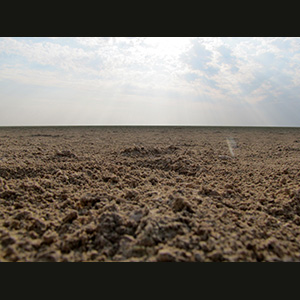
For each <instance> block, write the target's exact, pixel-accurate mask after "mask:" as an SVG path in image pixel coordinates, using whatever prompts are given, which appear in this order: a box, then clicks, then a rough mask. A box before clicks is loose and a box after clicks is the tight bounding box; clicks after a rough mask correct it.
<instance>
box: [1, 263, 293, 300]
mask: <svg viewBox="0 0 300 300" xmlns="http://www.w3.org/2000/svg"><path fill="white" fill-rule="evenodd" d="M0 267H1V275H0V280H1V292H2V294H3V295H10V297H11V296H22V298H23V297H26V296H27V295H28V296H30V298H32V297H34V296H37V297H39V298H41V297H44V296H48V297H50V298H52V299H53V298H54V297H55V298H57V296H64V295H66V296H67V298H68V299H70V298H71V297H73V296H77V297H78V298H83V299H88V298H89V297H90V296H94V297H95V296H96V297H99V298H107V297H109V298H110V299H111V298H113V299H114V298H116V297H117V296H120V297H122V298H123V299H125V298H126V296H130V298H131V297H134V298H139V299H140V298H145V296H148V298H151V297H152V298H157V297H161V296H163V297H167V299H169V298H171V297H174V296H176V297H180V298H182V299H190V298H192V297H193V298H195V297H196V298H207V297H209V299H214V298H216V297H221V298H220V299H223V298H224V297H226V296H228V297H230V299H232V298H236V299H241V298H245V296H248V297H250V298H252V299H253V298H254V299H257V298H259V296H267V299H270V298H271V297H273V296H277V297H281V298H282V299H290V298H292V296H293V295H294V293H295V292H296V289H297V287H298V285H297V284H298V278H297V270H298V268H297V264H296V263H134V262H133V263H59V264H55V263H0ZM7 292H8V293H7ZM13 298H15V297H13Z"/></svg>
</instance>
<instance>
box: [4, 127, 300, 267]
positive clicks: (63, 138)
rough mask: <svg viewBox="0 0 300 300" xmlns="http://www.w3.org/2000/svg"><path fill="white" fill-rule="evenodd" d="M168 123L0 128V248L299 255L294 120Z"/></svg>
mask: <svg viewBox="0 0 300 300" xmlns="http://www.w3.org/2000/svg"><path fill="white" fill-rule="evenodd" d="M177 129H180V130H177ZM177 129H176V130H175V129H174V128H173V129H172V128H146V127H145V128H116V129H113V130H111V129H109V128H93V130H91V128H81V129H80V130H79V129H78V128H77V129H75V128H68V130H67V129H65V130H64V129H63V128H57V129H54V128H52V129H51V128H40V129H27V130H30V132H29V131H26V134H23V133H22V130H21V129H11V130H10V131H9V132H8V131H7V129H5V128H0V131H2V133H0V136H2V137H3V136H4V137H5V138H3V139H2V140H1V144H0V151H1V157H2V158H5V159H2V160H1V165H0V260H1V261H53V262H54V261H65V262H66V261H148V262H157V261H159V262H169V261H170V262H171V261H175V262H181V261H196V262H207V261H220V262H223V261H300V254H299V253H300V239H299V236H300V231H299V230H300V229H299V225H300V190H299V178H300V171H299V167H298V165H299V155H298V154H299V151H298V150H297V149H298V148H299V147H298V144H299V143H298V142H295V141H298V140H299V131H298V130H296V129H295V130H294V131H293V130H291V129H280V133H281V134H280V136H279V135H278V134H279V132H278V129H274V128H273V129H271V128H268V129H264V130H262V129H259V128H235V129H231V128H224V129H223V128H219V129H218V130H217V129H216V128H184V127H180V128H177ZM20 130H21V131H20ZM6 131H7V132H6ZM282 132H284V134H282ZM54 136H57V137H56V138H55V139H54V138H53V137H54ZM228 136H232V137H234V138H232V139H231V140H229V142H230V146H231V147H232V149H234V155H235V156H234V157H230V156H226V155H225V156H224V155H223V154H224V153H228V145H226V143H224V139H225V141H226V137H228ZM278 137H280V138H278ZM233 139H234V141H235V142H236V144H234V143H233V142H232V141H233ZM227 140H228V138H227ZM237 141H238V146H237ZM134 143H136V144H134ZM58 148H60V149H63V150H59V151H57V150H56V149H58ZM68 149H69V150H68ZM75 153H76V154H75Z"/></svg>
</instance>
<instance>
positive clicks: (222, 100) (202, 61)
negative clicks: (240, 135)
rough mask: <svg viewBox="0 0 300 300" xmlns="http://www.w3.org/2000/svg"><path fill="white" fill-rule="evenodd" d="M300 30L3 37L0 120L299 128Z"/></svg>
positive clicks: (11, 122) (0, 123) (1, 122)
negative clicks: (286, 33)
mask: <svg viewBox="0 0 300 300" xmlns="http://www.w3.org/2000/svg"><path fill="white" fill-rule="evenodd" d="M299 112H300V38H298V37H248V38H247V37H245V38H244V37H220V38H218V37H203V38H201V37H200V38H196V37H192V38H188V37H169V38H168V37H111V38H110V37H66V38H64V37H56V38H55V37H46V38H41V37H17V38H13V37H0V126H3V125H5V126H9V125H82V124H87V125H115V124H116V125H126V124H128V125H133V124H137V125H177V124H179V125H225V126H226V125H228V126H248V125H253V126H259V125H263V126H265V125H268V126H300V117H299Z"/></svg>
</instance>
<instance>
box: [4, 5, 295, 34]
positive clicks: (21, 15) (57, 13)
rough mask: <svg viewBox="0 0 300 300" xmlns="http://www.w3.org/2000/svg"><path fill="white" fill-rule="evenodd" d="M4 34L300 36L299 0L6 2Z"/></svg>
mask: <svg viewBox="0 0 300 300" xmlns="http://www.w3.org/2000/svg"><path fill="white" fill-rule="evenodd" d="M1 10H2V14H1V18H0V36H2V37H4V36H70V37H71V36H212V37H217V36H223V37H226V36H247V37H251V36H265V37H266V36H293V37H297V36H300V26H299V24H298V23H299V22H298V19H299V17H298V15H297V14H298V10H297V7H296V4H295V2H294V3H291V4H288V3H287V2H286V3H284V5H283V4H281V3H280V4H278V3H272V5H268V4H263V3H262V2H260V3H255V2H251V3H242V2H237V3H228V2H226V1H225V2H224V1H223V2H215V1H211V2H208V1H206V2H205V3H203V2H199V3H197V2H187V1H185V2H171V3H166V2H145V3H141V2H140V3H138V2H132V3H128V2H126V1H123V2H112V1H110V2H108V1H106V2H84V3H82V2H72V3H70V4H69V5H67V4H63V3H62V2H60V3H55V2H51V3H45V4H44V5H31V6H30V4H29V3H27V2H20V3H17V4H15V3H13V2H6V3H4V4H2V9H1Z"/></svg>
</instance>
